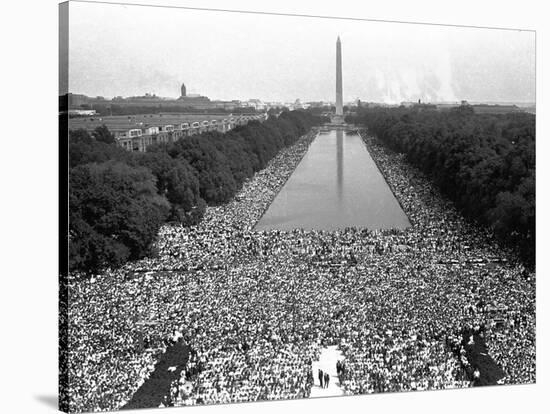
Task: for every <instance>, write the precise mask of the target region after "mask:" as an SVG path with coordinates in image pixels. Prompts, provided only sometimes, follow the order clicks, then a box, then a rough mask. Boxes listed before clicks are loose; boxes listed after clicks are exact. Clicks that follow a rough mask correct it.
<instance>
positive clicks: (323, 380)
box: [319, 369, 330, 388]
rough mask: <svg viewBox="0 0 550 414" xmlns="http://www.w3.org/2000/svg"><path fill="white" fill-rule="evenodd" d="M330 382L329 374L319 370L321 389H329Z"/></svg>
mask: <svg viewBox="0 0 550 414" xmlns="http://www.w3.org/2000/svg"><path fill="white" fill-rule="evenodd" d="M329 382H330V375H329V374H328V372H325V373H323V370H322V369H320V370H319V385H320V386H321V388H328V384H329Z"/></svg>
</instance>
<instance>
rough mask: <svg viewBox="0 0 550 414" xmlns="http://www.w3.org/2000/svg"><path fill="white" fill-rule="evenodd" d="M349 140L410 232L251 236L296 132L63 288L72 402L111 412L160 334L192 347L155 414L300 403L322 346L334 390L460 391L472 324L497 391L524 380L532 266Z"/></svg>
mask: <svg viewBox="0 0 550 414" xmlns="http://www.w3.org/2000/svg"><path fill="white" fill-rule="evenodd" d="M362 136H363V139H364V141H365V143H366V145H367V148H368V149H369V152H370V154H371V156H372V157H373V159H374V160H375V161H376V163H377V165H378V167H379V168H380V170H381V171H382V173H383V174H384V176H385V178H386V180H387V182H388V185H389V186H390V188H391V189H392V191H393V192H394V194H395V196H396V198H397V200H398V201H399V203H400V204H401V206H402V208H403V210H404V211H405V213H406V214H407V215H408V217H409V220H410V222H411V227H409V228H407V229H403V230H384V231H372V230H366V229H359V228H346V229H341V230H338V231H330V232H329V231H304V230H299V229H296V230H293V231H288V232H285V231H278V230H269V231H255V230H254V225H255V224H256V222H257V221H258V220H259V219H260V217H261V216H262V214H263V212H264V211H265V210H266V209H267V207H268V206H269V204H270V203H271V201H272V200H273V199H274V197H275V196H276V194H277V192H278V191H279V189H280V188H281V187H282V186H283V185H284V183H285V182H286V180H287V179H288V177H289V176H290V175H291V174H292V172H293V171H294V169H295V167H296V165H297V164H298V163H299V161H300V160H301V158H302V157H303V155H304V154H305V152H306V151H307V149H308V146H309V144H310V143H311V142H312V140H313V139H314V138H315V132H312V133H310V134H308V135H306V136H304V137H302V138H301V139H300V140H299V141H298V142H297V143H296V144H295V145H294V146H292V147H290V148H286V149H284V150H282V151H281V153H280V154H279V155H277V156H276V157H275V158H274V159H273V160H272V161H271V162H270V164H269V165H268V167H267V168H266V169H264V170H262V171H260V172H258V173H257V174H256V175H255V176H254V177H253V178H252V179H251V180H249V181H248V182H246V183H245V185H244V186H243V188H242V190H241V191H240V192H239V193H238V194H237V196H236V197H235V199H234V200H232V201H231V202H229V203H228V204H225V205H222V206H218V207H208V209H207V212H206V214H205V216H204V219H203V220H202V221H201V223H199V224H198V225H196V226H192V227H182V226H179V225H166V226H164V227H163V228H162V229H161V231H160V233H159V237H158V243H157V249H158V257H155V258H149V259H144V260H141V261H138V262H134V263H130V264H127V265H125V266H124V267H122V268H120V269H116V270H109V271H106V272H105V273H104V274H101V275H98V276H96V277H94V278H93V279H91V280H87V281H78V282H75V283H71V284H70V286H69V298H70V302H69V303H70V306H69V360H70V364H69V373H70V379H71V381H70V384H69V392H70V396H71V401H70V403H71V409H72V410H74V411H90V410H113V409H118V408H120V407H121V406H122V405H124V403H125V402H126V401H128V400H129V399H130V398H131V396H132V394H133V393H134V392H135V391H136V390H137V389H138V388H139V386H140V385H141V384H142V383H143V382H144V381H146V380H147V378H148V376H149V375H150V373H151V372H152V371H153V369H154V367H155V361H156V360H158V357H159V355H160V354H161V353H162V352H164V350H165V349H166V346H167V340H168V339H169V338H173V337H182V338H183V340H184V341H185V342H186V344H188V345H189V346H190V348H191V349H192V350H193V352H192V354H191V356H190V357H189V360H188V363H187V366H186V367H185V369H184V370H183V371H182V374H181V378H180V379H179V380H178V381H175V382H174V383H173V384H172V387H171V390H170V392H169V395H168V396H167V398H166V401H167V402H168V404H169V405H195V404H211V403H223V402H240V401H255V400H268V399H288V398H304V397H308V396H309V395H310V392H311V388H312V386H313V384H314V378H313V375H314V374H313V373H312V362H313V361H315V360H317V359H318V358H319V354H320V351H321V349H322V348H323V347H325V346H328V345H338V347H339V348H340V349H341V351H342V352H343V355H344V357H345V360H344V362H343V365H342V366H343V367H345V368H344V369H341V370H340V372H339V376H340V384H341V386H342V387H343V389H344V391H345V393H347V394H361V393H371V392H386V391H404V390H428V389H444V388H456V387H467V386H471V385H473V381H474V378H472V376H471V375H470V374H469V373H470V371H469V370H468V369H466V368H465V366H466V365H467V364H468V363H469V361H464V360H462V359H461V358H457V356H456V353H455V352H454V350H455V346H453V344H457V343H458V342H457V341H460V340H461V339H462V338H461V332H463V330H464V329H465V328H468V327H475V326H484V327H485V329H486V334H485V338H486V342H487V347H488V349H489V353H490V355H491V356H492V357H493V358H494V359H495V361H496V362H497V363H498V364H499V365H500V366H501V368H502V369H503V370H504V371H505V373H506V377H505V378H504V379H503V381H502V382H503V383H527V382H534V380H535V275H534V273H531V272H529V271H528V270H526V269H525V268H523V266H522V265H521V264H519V263H518V262H517V261H515V260H514V257H513V255H512V254H511V253H510V252H508V251H503V250H502V249H501V248H499V246H498V245H497V244H496V242H495V241H494V239H493V238H492V237H491V234H490V233H488V232H487V231H485V230H480V229H478V228H476V227H475V226H473V225H471V224H470V223H468V222H466V221H465V220H464V219H463V218H462V217H461V216H460V214H459V213H458V212H457V211H456V210H455V209H454V208H453V206H452V204H450V203H449V202H447V201H445V200H444V199H442V198H441V196H440V195H439V194H438V193H437V191H436V190H435V189H434V187H433V186H432V185H431V184H430V182H429V181H428V180H427V179H426V178H425V177H424V176H423V175H422V174H421V173H420V172H418V171H417V170H416V169H414V168H412V167H410V166H409V165H408V164H407V163H406V162H405V161H404V159H403V158H402V156H399V155H397V154H394V153H391V152H389V151H388V150H386V149H385V148H383V147H381V146H380V145H379V144H377V142H376V141H375V140H374V139H373V138H371V137H369V136H368V135H367V134H363V135H362ZM495 309H496V311H495ZM497 322H498V323H497ZM473 368H474V371H473V372H475V369H477V367H473Z"/></svg>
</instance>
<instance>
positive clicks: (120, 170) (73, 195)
mask: <svg viewBox="0 0 550 414" xmlns="http://www.w3.org/2000/svg"><path fill="white" fill-rule="evenodd" d="M69 202H70V217H69V232H70V244H71V243H74V244H73V246H71V248H70V253H71V255H72V256H71V257H70V267H71V269H73V270H76V269H78V270H85V271H96V270H98V269H99V268H101V267H104V266H109V265H114V266H117V265H120V264H121V263H123V262H125V261H126V260H129V259H138V258H140V257H143V256H144V255H146V254H147V253H149V252H150V247H151V244H152V242H153V240H154V239H155V238H156V235H157V232H158V229H159V227H160V225H161V224H162V222H163V221H164V219H165V218H166V216H167V214H168V211H169V204H168V201H167V200H166V198H165V197H163V196H160V195H159V194H158V193H157V189H156V185H155V178H154V177H153V175H152V174H151V172H150V171H149V170H147V169H146V168H143V167H137V168H135V167H130V166H128V165H127V164H124V163H121V162H117V161H108V162H105V163H101V164H86V165H81V166H78V167H76V168H74V169H73V170H72V171H71V173H70V177H69Z"/></svg>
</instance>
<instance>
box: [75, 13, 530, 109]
mask: <svg viewBox="0 0 550 414" xmlns="http://www.w3.org/2000/svg"><path fill="white" fill-rule="evenodd" d="M69 22H70V23H69V68H70V69H69V91H70V92H72V93H83V94H86V95H89V96H96V95H101V96H105V97H107V98H110V97H113V96H116V95H121V96H133V95H143V94H145V93H146V92H149V93H156V94H157V95H159V96H166V97H174V98H175V97H178V96H179V88H180V85H181V83H182V82H185V85H186V86H187V92H188V93H200V94H201V95H205V96H208V97H210V98H211V99H248V98H260V99H262V100H266V101H293V100H294V99H296V98H300V99H302V100H303V101H311V100H330V101H333V100H334V99H335V98H334V94H335V54H336V51H335V45H336V37H337V36H338V35H340V37H341V39H342V59H343V79H344V101H351V100H353V99H355V98H358V97H359V98H361V99H362V100H363V101H379V102H388V103H395V102H401V101H405V100H417V99H419V98H420V99H423V100H426V101H455V100H461V99H467V100H470V101H500V102H506V101H516V102H534V101H535V34H534V32H528V31H512V30H496V29H477V28H458V27H448V26H429V25H415V24H401V23H382V22H369V21H350V20H339V19H320V18H310V17H286V16H272V15H259V14H242V13H227V12H213V11H196V10H185V9H168V8H157V7H138V6H123V5H109V4H92V3H78V2H71V3H70V11H69Z"/></svg>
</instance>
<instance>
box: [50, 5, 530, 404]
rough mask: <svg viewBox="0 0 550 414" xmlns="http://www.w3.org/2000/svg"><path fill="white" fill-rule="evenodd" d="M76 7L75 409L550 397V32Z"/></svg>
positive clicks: (70, 11) (69, 12)
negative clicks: (542, 156)
mask: <svg viewBox="0 0 550 414" xmlns="http://www.w3.org/2000/svg"><path fill="white" fill-rule="evenodd" d="M60 13H62V14H63V15H64V16H65V17H66V23H67V26H66V27H65V28H64V29H65V33H61V35H62V36H66V38H67V45H66V46H67V48H66V50H65V52H66V56H65V59H66V63H67V69H68V72H67V74H66V75H67V76H66V81H67V83H66V85H63V84H62V83H60V86H66V88H67V89H66V93H63V94H60V97H59V104H60V120H61V122H66V124H67V129H68V132H67V136H66V139H67V147H68V218H69V220H68V229H67V230H68V232H67V242H68V268H67V272H66V273H65V274H62V275H61V278H60V301H61V313H60V329H61V331H60V335H61V337H62V339H61V338H60V342H62V343H64V344H65V345H66V346H65V347H64V348H63V349H60V373H61V376H60V387H61V388H60V407H61V409H62V410H63V411H67V412H71V413H72V412H95V411H105V410H107V411H113V410H119V409H128V408H154V407H178V406H187V405H208V404H227V403H237V402H252V401H262V400H280V399H301V398H316V397H328V396H334V397H335V396H345V395H359V394H372V393H391V392H404V391H428V390H449V389H456V388H469V387H477V386H484V385H497V384H501V385H512V384H530V383H534V382H535V381H536V363H535V361H536V360H535V355H536V352H535V351H536V346H535V339H536V333H535V326H536V324H535V297H536V294H535V287H536V273H535V136H536V125H535V119H536V102H535V33H534V32H533V31H530V30H508V29H488V28H476V27H456V26H441V25H437V26H434V25H422V24H408V23H400V22H379V21H367V20H352V19H348V20H346V19H330V18H328V19H327V18H318V17H308V16H281V15H270V14H257V13H238V12H233V11H213V10H197V9H185V8H183V9H181V8H157V7H147V6H132V5H116V4H94V3H87V2H78V1H76V2H69V3H63V4H61V5H60ZM159 29H160V30H159ZM63 57H64V56H63V53H61V54H60V58H63ZM298 68H301V70H298ZM60 81H62V80H61V79H60ZM60 138H61V139H62V138H63V137H60Z"/></svg>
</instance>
